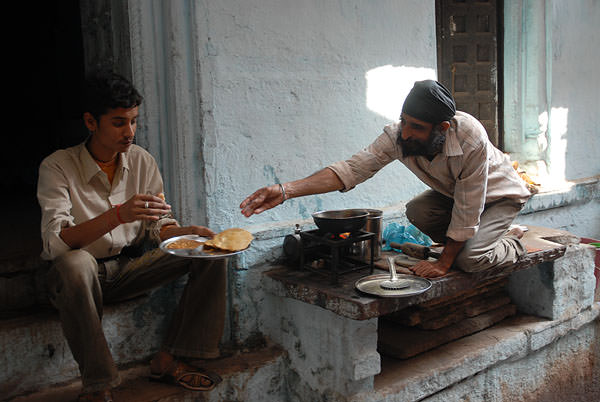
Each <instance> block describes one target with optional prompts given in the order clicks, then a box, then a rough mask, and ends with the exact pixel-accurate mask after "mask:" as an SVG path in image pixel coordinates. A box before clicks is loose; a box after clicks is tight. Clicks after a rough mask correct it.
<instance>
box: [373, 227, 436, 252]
mask: <svg viewBox="0 0 600 402" xmlns="http://www.w3.org/2000/svg"><path fill="white" fill-rule="evenodd" d="M382 237H383V240H385V245H384V246H383V247H382V250H383V251H389V250H394V251H398V252H401V251H400V250H397V249H395V248H394V249H392V247H390V243H391V242H395V243H400V244H402V243H415V244H421V245H423V246H431V244H432V243H433V242H432V241H431V238H430V237H429V236H427V235H426V234H425V233H423V232H421V231H420V230H419V229H417V228H416V227H415V226H414V225H412V224H410V225H408V226H402V225H399V224H397V223H395V222H392V223H390V224H389V225H387V226H386V227H385V229H383V234H382Z"/></svg>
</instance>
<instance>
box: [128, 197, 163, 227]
mask: <svg viewBox="0 0 600 402" xmlns="http://www.w3.org/2000/svg"><path fill="white" fill-rule="evenodd" d="M169 212H171V206H170V205H169V204H167V203H165V201H164V200H163V199H162V198H160V197H157V196H154V195H151V194H136V195H134V196H133V197H131V198H130V199H129V200H128V201H127V202H126V203H124V204H122V205H121V206H120V207H119V217H120V219H121V220H122V221H123V222H125V223H127V222H134V221H139V220H148V221H157V220H158V219H160V217H161V216H162V215H166V214H168V213H169Z"/></svg>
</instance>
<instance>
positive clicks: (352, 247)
mask: <svg viewBox="0 0 600 402" xmlns="http://www.w3.org/2000/svg"><path fill="white" fill-rule="evenodd" d="M374 237H375V234H374V233H371V232H367V231H365V230H362V229H361V230H357V231H355V232H346V233H339V234H332V233H325V232H324V231H322V230H320V229H313V230H300V226H299V225H296V229H295V231H294V234H291V235H287V236H286V237H285V239H284V241H283V250H284V253H285V255H286V257H287V260H288V262H289V263H290V264H292V265H295V266H297V267H298V268H299V269H304V270H308V271H312V272H315V273H317V274H319V275H322V276H324V277H326V278H328V279H329V281H330V282H331V283H332V284H337V283H338V280H339V275H343V274H346V273H349V272H354V271H358V270H362V269H366V268H369V273H370V274H372V273H373V255H374V243H375V242H372V241H369V240H371V239H373V238H374ZM365 247H370V248H371V250H370V252H369V253H364V248H365ZM365 254H368V256H369V257H368V258H366V259H365V258H364V257H363V255H365Z"/></svg>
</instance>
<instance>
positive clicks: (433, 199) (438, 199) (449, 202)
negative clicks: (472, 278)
mask: <svg viewBox="0 0 600 402" xmlns="http://www.w3.org/2000/svg"><path fill="white" fill-rule="evenodd" d="M453 206H454V200H453V199H452V198H448V197H446V196H444V195H442V194H440V193H438V192H437V191H434V190H426V191H425V192H423V193H421V194H420V195H418V196H417V197H415V198H414V199H412V200H411V201H410V202H409V203H408V204H407V205H406V217H407V218H408V220H409V221H410V222H411V223H412V224H413V225H415V226H416V227H417V228H418V229H419V230H420V231H421V232H423V233H425V234H426V235H428V236H429V237H431V239H432V240H433V241H435V242H438V243H445V242H446V239H447V237H446V231H447V230H448V225H450V219H451V217H452V207H453ZM522 208H523V204H522V203H520V202H517V201H514V200H511V199H508V198H503V199H500V200H498V201H494V202H491V203H489V204H486V205H485V207H484V210H483V212H482V213H481V217H480V222H479V230H478V231H477V233H475V236H474V237H472V238H471V239H469V240H467V241H466V243H465V245H464V247H463V249H462V250H461V252H460V253H459V254H458V256H457V257H456V260H454V266H456V267H458V268H460V269H461V270H463V271H465V272H479V271H484V270H486V269H489V268H494V267H504V266H508V265H511V264H514V263H515V262H516V261H517V259H518V258H519V257H520V256H522V255H524V254H526V253H527V249H526V247H525V245H524V244H523V243H522V242H521V241H520V240H519V239H518V238H517V237H516V236H512V235H506V232H507V231H508V229H509V227H510V225H511V224H512V222H513V221H514V219H515V217H516V216H517V214H518V213H519V211H520V210H521V209H522Z"/></svg>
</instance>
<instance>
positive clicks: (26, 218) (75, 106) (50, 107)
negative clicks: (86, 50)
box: [0, 0, 86, 273]
mask: <svg viewBox="0 0 600 402" xmlns="http://www.w3.org/2000/svg"><path fill="white" fill-rule="evenodd" d="M20 3H21V4H19V5H14V4H12V3H7V4H12V5H11V6H10V7H11V8H12V9H13V11H11V12H9V14H8V15H12V16H13V17H12V18H15V19H17V20H18V22H17V23H16V24H11V28H10V31H9V32H6V33H5V35H4V36H5V38H7V40H6V42H7V43H6V49H7V52H6V54H7V55H9V57H8V58H7V59H8V67H9V68H8V71H9V73H8V75H7V76H6V77H5V79H6V80H7V82H6V86H7V87H8V88H9V93H10V94H11V95H10V97H11V100H10V102H9V103H10V108H9V110H10V112H9V113H7V114H10V115H9V117H8V123H9V124H8V125H5V130H7V132H6V133H5V138H8V139H9V141H8V146H6V147H5V148H4V150H3V153H4V157H3V158H2V162H1V170H0V172H1V174H0V180H2V188H4V189H5V196H4V197H2V209H3V211H4V212H5V214H4V216H5V218H4V219H3V221H4V222H5V225H3V230H2V231H0V233H1V234H0V236H1V238H0V241H1V242H2V248H0V250H1V251H0V263H2V261H5V260H7V259H9V260H11V259H15V258H21V257H31V256H32V255H37V254H39V253H40V251H41V241H40V208H39V205H38V203H37V199H36V186H37V170H38V166H39V164H40V162H41V160H42V159H43V158H44V157H46V156H47V155H49V154H50V153H52V152H53V151H55V150H56V149H59V148H64V147H67V146H70V145H74V144H76V143H78V142H80V141H82V140H83V139H85V136H86V132H85V128H84V126H83V124H82V122H81V118H80V116H81V110H80V104H81V88H82V84H83V77H84V58H83V47H82V36H81V21H80V16H79V15H80V14H79V1H78V0H54V1H49V0H47V1H43V2H34V3H31V2H20ZM5 16H6V15H5ZM13 22H14V21H13ZM5 144H6V143H5ZM1 272H2V270H1V269H0V273H1Z"/></svg>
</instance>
